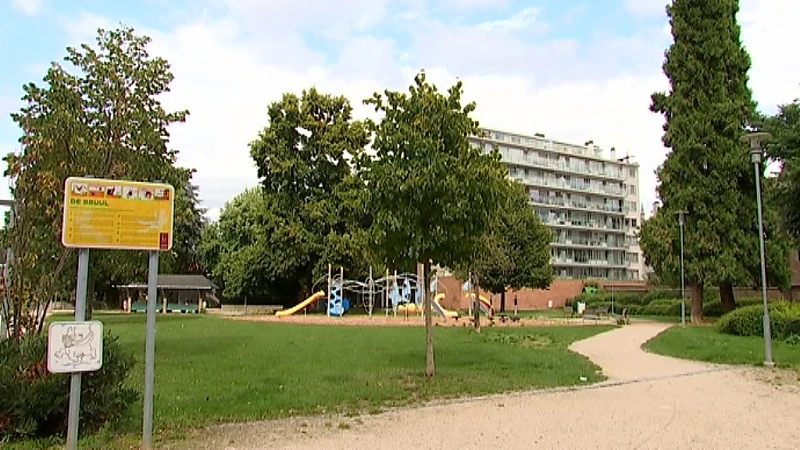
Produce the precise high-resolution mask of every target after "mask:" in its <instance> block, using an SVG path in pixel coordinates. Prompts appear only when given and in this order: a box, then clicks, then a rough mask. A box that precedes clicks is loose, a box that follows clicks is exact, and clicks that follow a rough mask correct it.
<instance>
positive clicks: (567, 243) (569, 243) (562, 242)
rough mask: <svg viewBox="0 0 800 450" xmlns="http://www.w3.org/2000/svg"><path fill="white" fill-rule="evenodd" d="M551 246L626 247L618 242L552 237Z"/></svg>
mask: <svg viewBox="0 0 800 450" xmlns="http://www.w3.org/2000/svg"><path fill="white" fill-rule="evenodd" d="M550 246H551V247H558V248H574V249H585V250H597V249H602V250H617V251H624V250H627V247H625V246H623V245H620V244H618V243H611V244H609V243H608V242H604V241H594V242H591V241H586V242H580V241H577V240H569V239H558V238H556V239H553V241H552V242H551V243H550Z"/></svg>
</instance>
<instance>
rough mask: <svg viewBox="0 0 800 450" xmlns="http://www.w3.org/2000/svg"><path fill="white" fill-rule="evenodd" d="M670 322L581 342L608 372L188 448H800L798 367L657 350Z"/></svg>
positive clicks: (212, 433)
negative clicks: (596, 379)
mask: <svg viewBox="0 0 800 450" xmlns="http://www.w3.org/2000/svg"><path fill="white" fill-rule="evenodd" d="M668 326H669V325H665V324H653V323H636V324H633V325H629V326H625V327H622V328H619V329H615V330H613V331H610V332H607V333H603V334H600V335H597V336H594V337H592V338H589V339H586V340H584V341H580V342H576V343H574V344H573V345H572V347H571V349H572V350H573V351H576V352H578V353H581V354H584V355H586V356H587V357H589V358H591V359H592V360H593V361H595V362H596V363H597V364H598V365H600V366H601V367H603V369H604V373H605V374H606V375H607V376H608V377H609V380H608V381H607V382H604V383H600V384H597V385H592V386H584V387H582V388H579V389H555V390H549V391H538V392H528V393H522V394H514V395H506V396H494V397H488V398H483V399H471V400H465V401H456V402H449V403H442V404H438V405H433V406H426V407H420V408H413V409H412V408H409V409H401V410H395V411H391V412H387V413H384V414H380V415H377V416H365V417H358V418H298V419H290V420H282V421H273V422H264V423H250V424H235V425H225V426H220V427H214V428H210V429H207V430H204V431H202V432H198V434H196V435H193V436H190V438H189V440H187V441H185V442H183V443H181V446H186V448H226V449H234V448H236V449H245V448H252V449H256V448H258V449H263V448H270V449H274V448H285V449H360V448H364V449H371V450H375V449H384V448H386V449H389V448H391V449H415V450H419V449H439V448H441V449H450V448H453V449H459V450H463V449H485V448H492V447H494V448H504V449H505V448H508V449H517V448H518V449H531V448H544V449H562V448H563V449H575V448H580V449H590V448H598V449H617V448H619V449H632V448H637V449H638V448H662V449H672V448H698V449H740V448H742V449H745V448H746V449H766V448H781V449H794V448H800V425H799V424H800V382H799V381H800V379H798V378H799V375H800V373H797V372H787V371H780V370H768V369H756V368H731V367H724V366H714V365H710V364H703V363H696V362H688V361H683V360H677V359H673V358H667V357H663V356H658V355H653V354H649V353H646V352H644V351H642V350H641V345H642V343H644V342H645V341H647V340H648V339H650V338H651V337H653V336H655V335H656V334H658V333H660V332H661V331H663V330H664V329H666V328H667V327H668Z"/></svg>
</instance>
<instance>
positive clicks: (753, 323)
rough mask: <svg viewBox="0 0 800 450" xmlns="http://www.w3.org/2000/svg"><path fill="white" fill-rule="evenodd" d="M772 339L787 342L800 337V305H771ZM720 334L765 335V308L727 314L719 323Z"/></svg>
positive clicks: (781, 303)
mask: <svg viewBox="0 0 800 450" xmlns="http://www.w3.org/2000/svg"><path fill="white" fill-rule="evenodd" d="M769 315H770V328H771V330H772V337H773V338H775V339H780V340H785V339H789V337H790V336H792V335H800V304H793V303H788V302H778V303H772V304H770V305H769ZM717 327H718V329H719V331H720V332H722V333H727V334H733V335H736V336H762V335H763V334H764V307H763V306H762V305H759V304H755V305H748V306H742V307H740V308H737V309H735V310H734V311H731V312H729V313H728V314H725V315H724V316H722V318H720V320H719V322H718V323H717Z"/></svg>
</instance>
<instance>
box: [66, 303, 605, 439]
mask: <svg viewBox="0 0 800 450" xmlns="http://www.w3.org/2000/svg"><path fill="white" fill-rule="evenodd" d="M95 319H98V320H101V321H103V323H104V326H105V327H106V328H108V329H111V331H112V332H113V333H114V334H116V335H118V336H119V338H120V342H121V343H122V344H123V345H124V346H126V347H128V348H130V349H131V350H133V351H134V352H135V355H136V357H137V361H138V362H137V365H136V367H135V368H134V370H133V373H132V375H131V379H130V381H129V382H130V383H131V384H132V385H134V386H136V387H137V388H138V389H140V390H141V389H142V385H143V367H142V361H143V359H144V331H145V316H144V314H139V315H133V316H128V315H111V314H109V315H99V314H96V315H95ZM56 320H69V317H66V316H61V317H58V318H57V319H56ZM610 328H611V327H603V326H586V327H542V328H523V327H519V328H512V327H508V328H506V327H504V328H499V327H498V328H488V327H484V328H483V332H482V333H481V334H476V333H474V332H473V331H472V329H470V328H463V327H453V328H450V327H447V328H444V327H443V328H436V329H435V330H434V345H435V350H436V369H437V372H436V376H435V377H434V378H433V379H430V380H427V379H426V378H425V377H424V376H423V374H422V371H423V369H424V362H425V357H424V355H425V348H424V337H425V331H424V328H422V327H357V326H315V325H293V324H265V323H258V322H246V321H233V320H226V319H223V318H218V317H209V316H159V317H158V319H157V332H156V375H155V385H156V389H155V407H154V409H155V412H154V414H155V419H154V424H155V428H156V431H157V433H158V434H160V435H161V437H169V436H173V437H177V436H179V434H180V430H181V429H185V428H189V427H197V426H205V425H210V424H215V423H221V422H238V421H248V420H259V419H274V418H281V417H287V416H292V415H307V414H324V413H359V412H369V413H375V412H379V411H380V410H381V408H383V407H388V406H399V405H407V404H413V403H417V402H420V401H425V400H429V399H433V398H448V397H459V396H474V395H481V394H489V393H501V392H506V391H514V390H524V389H531V388H542V387H551V386H563V385H573V384H579V383H581V381H580V377H582V376H584V377H587V378H588V381H589V382H592V381H599V380H600V379H601V378H600V376H598V375H597V374H596V373H595V371H596V370H598V369H599V368H598V367H597V366H595V365H594V364H593V363H592V362H591V361H589V360H588V359H586V358H584V357H582V356H580V355H577V354H574V353H572V352H570V351H568V350H567V346H568V345H569V344H570V343H572V342H574V341H576V340H580V339H583V338H586V337H589V336H591V335H594V334H596V333H599V332H602V331H606V330H608V329H610ZM129 416H130V417H129V419H128V420H126V421H125V423H123V424H121V425H120V427H119V428H120V430H118V432H121V433H122V435H123V436H124V435H127V437H128V439H129V440H133V444H135V443H136V439H137V438H138V436H137V434H138V433H140V426H141V425H140V424H141V405H140V404H137V405H135V406H134V408H132V411H131V412H130V414H129ZM106 439H109V438H107V437H104V438H102V439H99V442H96V441H98V438H97V437H95V438H94V439H92V438H90V439H87V440H86V441H85V442H82V446H83V447H87V446H88V447H93V446H95V445H97V446H103V441H105V440H106ZM113 439H115V440H119V439H121V438H120V437H114V438H113ZM117 443H119V442H117Z"/></svg>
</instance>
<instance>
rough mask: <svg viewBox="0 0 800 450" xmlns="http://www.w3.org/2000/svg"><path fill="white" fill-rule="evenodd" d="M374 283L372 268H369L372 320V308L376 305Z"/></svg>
mask: <svg viewBox="0 0 800 450" xmlns="http://www.w3.org/2000/svg"><path fill="white" fill-rule="evenodd" d="M374 284H375V283H374V282H373V281H372V266H369V317H370V318H372V307H373V306H374V305H375V303H374V302H375V295H374V294H373V292H372V290H373V289H374V287H373V286H374Z"/></svg>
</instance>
